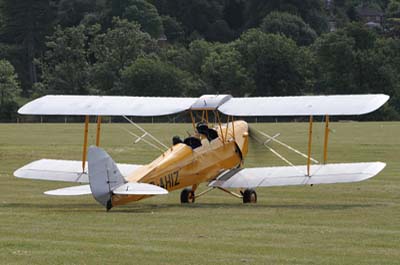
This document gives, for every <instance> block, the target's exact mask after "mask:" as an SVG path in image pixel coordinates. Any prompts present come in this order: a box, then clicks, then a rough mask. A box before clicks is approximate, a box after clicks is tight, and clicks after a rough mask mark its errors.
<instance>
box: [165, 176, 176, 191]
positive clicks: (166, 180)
mask: <svg viewBox="0 0 400 265" xmlns="http://www.w3.org/2000/svg"><path fill="white" fill-rule="evenodd" d="M173 184H174V183H173V182H172V181H171V174H168V175H166V176H165V186H166V187H167V188H168V187H170V188H171V187H172V186H173Z"/></svg>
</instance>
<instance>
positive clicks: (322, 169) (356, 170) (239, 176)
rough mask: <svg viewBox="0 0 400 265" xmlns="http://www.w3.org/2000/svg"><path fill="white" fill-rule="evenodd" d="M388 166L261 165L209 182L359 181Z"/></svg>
mask: <svg viewBox="0 0 400 265" xmlns="http://www.w3.org/2000/svg"><path fill="white" fill-rule="evenodd" d="M385 166H386V164H385V163H382V162H370V163H344V164H326V165H312V166H311V169H310V172H311V176H307V175H306V172H307V166H296V167H288V166H286V167H260V168H245V169H234V170H230V171H228V172H226V173H225V174H222V175H220V176H219V177H218V178H217V179H216V180H214V181H212V182H211V183H210V184H209V186H212V187H221V188H255V187H273V186H289V185H311V184H329V183H346V182H357V181H362V180H366V179H369V178H372V177H373V176H375V175H377V174H378V173H379V172H380V171H382V169H383V168H384V167H385Z"/></svg>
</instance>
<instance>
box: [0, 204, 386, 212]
mask: <svg viewBox="0 0 400 265" xmlns="http://www.w3.org/2000/svg"><path fill="white" fill-rule="evenodd" d="M382 206H385V205H382V204H359V203H358V204H279V205H278V204H275V205H269V204H246V205H244V204H242V203H237V204H231V203H195V204H184V205H182V204H180V203H162V204H148V203H131V204H128V205H124V206H119V207H115V208H112V209H111V210H110V211H109V213H151V212H155V211H164V210H171V209H222V208H223V209H231V210H240V209H254V210H260V209H264V210H268V209H293V210H301V209H304V210H313V209H315V210H347V209H353V208H369V207H382ZM2 208H3V209H19V210H20V209H23V208H27V209H38V210H45V211H46V212H105V209H104V208H103V207H101V206H100V205H98V204H96V203H84V204H82V203H62V204H53V203H52V204H49V203H29V202H26V203H5V204H0V209H2Z"/></svg>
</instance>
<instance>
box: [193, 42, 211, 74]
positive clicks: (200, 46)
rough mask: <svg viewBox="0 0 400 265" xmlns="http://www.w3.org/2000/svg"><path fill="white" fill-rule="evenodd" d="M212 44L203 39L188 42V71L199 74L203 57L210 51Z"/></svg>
mask: <svg viewBox="0 0 400 265" xmlns="http://www.w3.org/2000/svg"><path fill="white" fill-rule="evenodd" d="M212 50H213V44H211V43H209V42H207V41H205V40H195V41H192V42H191V43H190V44H189V54H190V56H189V58H188V61H189V71H190V72H191V73H192V74H199V73H200V72H201V66H202V65H203V63H204V60H205V58H206V57H207V56H208V55H209V54H210V53H211V52H212Z"/></svg>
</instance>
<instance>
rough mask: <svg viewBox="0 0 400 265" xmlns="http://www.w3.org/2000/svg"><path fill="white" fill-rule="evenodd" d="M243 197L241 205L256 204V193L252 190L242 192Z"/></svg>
mask: <svg viewBox="0 0 400 265" xmlns="http://www.w3.org/2000/svg"><path fill="white" fill-rule="evenodd" d="M242 195H243V203H256V202H257V193H256V191H255V190H253V189H245V190H244V191H243V192H242Z"/></svg>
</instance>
